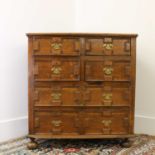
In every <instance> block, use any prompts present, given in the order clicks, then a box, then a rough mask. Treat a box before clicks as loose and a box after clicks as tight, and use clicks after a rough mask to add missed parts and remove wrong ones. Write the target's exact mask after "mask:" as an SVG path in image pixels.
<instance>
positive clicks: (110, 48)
mask: <svg viewBox="0 0 155 155" xmlns="http://www.w3.org/2000/svg"><path fill="white" fill-rule="evenodd" d="M103 48H105V49H106V50H112V48H113V44H112V43H104V44H103Z"/></svg>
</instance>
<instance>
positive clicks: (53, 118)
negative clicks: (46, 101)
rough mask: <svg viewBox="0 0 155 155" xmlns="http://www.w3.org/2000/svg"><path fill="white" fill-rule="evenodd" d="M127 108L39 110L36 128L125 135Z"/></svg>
mask: <svg viewBox="0 0 155 155" xmlns="http://www.w3.org/2000/svg"><path fill="white" fill-rule="evenodd" d="M128 112H129V111H128V110H126V109H122V110H121V109H119V110H118V109H104V110H99V109H93V110H92V109H91V110H90V109H83V110H82V109H81V110H65V109H63V110H60V111H37V112H35V118H34V130H35V133H37V134H53V135H54V134H61V135H65V134H68V133H69V134H70V135H97V134H99V135H110V134H113V135H117V134H119V135H121V134H122V135H123V134H128V133H129V123H130V121H129V115H128Z"/></svg>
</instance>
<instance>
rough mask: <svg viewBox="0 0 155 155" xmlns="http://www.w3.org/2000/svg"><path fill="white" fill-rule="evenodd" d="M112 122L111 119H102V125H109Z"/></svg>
mask: <svg viewBox="0 0 155 155" xmlns="http://www.w3.org/2000/svg"><path fill="white" fill-rule="evenodd" d="M111 123H112V121H111V120H102V124H104V126H106V127H107V126H109V125H110V124H111Z"/></svg>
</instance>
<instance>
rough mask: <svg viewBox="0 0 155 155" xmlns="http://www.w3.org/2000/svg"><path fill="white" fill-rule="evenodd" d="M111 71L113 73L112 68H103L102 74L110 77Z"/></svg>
mask: <svg viewBox="0 0 155 155" xmlns="http://www.w3.org/2000/svg"><path fill="white" fill-rule="evenodd" d="M113 71H114V69H113V68H112V67H104V68H103V72H104V74H106V75H111V74H112V72H113Z"/></svg>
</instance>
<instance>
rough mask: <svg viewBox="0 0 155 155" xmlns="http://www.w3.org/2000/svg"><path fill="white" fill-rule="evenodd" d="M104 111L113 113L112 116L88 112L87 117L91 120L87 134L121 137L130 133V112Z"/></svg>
mask: <svg viewBox="0 0 155 155" xmlns="http://www.w3.org/2000/svg"><path fill="white" fill-rule="evenodd" d="M104 111H111V115H110V116H105V115H102V113H100V112H89V111H87V113H86V116H85V117H86V118H89V122H88V124H89V125H88V127H87V128H86V132H85V133H86V134H88V135H89V134H104V135H109V134H120V135H121V134H128V133H129V128H128V127H129V123H130V122H129V119H128V118H129V117H128V116H129V114H128V112H129V111H128V110H115V109H111V110H108V109H104ZM124 118H125V119H124Z"/></svg>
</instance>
